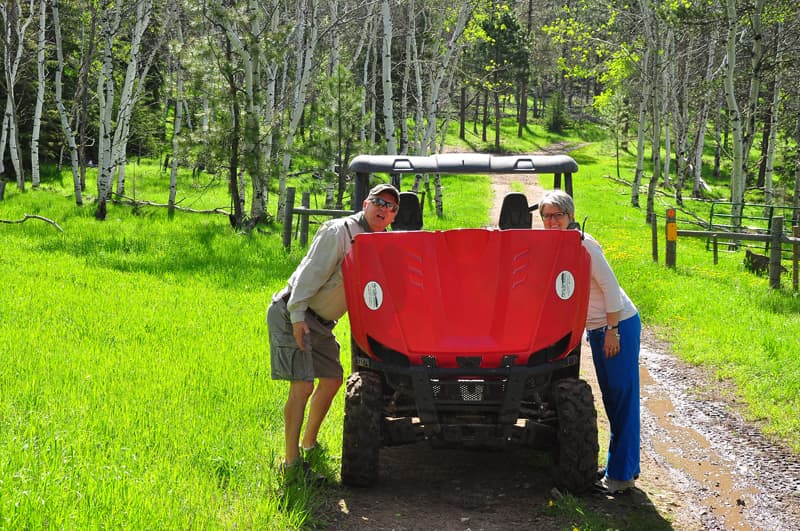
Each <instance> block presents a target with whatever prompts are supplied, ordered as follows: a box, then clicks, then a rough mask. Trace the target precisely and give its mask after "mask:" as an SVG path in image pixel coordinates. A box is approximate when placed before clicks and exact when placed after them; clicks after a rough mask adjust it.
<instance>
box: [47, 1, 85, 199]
mask: <svg viewBox="0 0 800 531" xmlns="http://www.w3.org/2000/svg"><path fill="white" fill-rule="evenodd" d="M52 13H53V33H54V36H55V41H56V61H57V63H56V64H57V67H56V78H55V100H56V109H58V116H59V118H60V119H61V130H62V132H63V133H64V138H65V139H66V141H67V145H68V146H69V159H70V163H71V167H72V185H73V186H72V188H73V192H74V193H75V204H77V205H78V206H83V186H82V183H81V175H80V171H79V165H78V161H79V158H78V146H77V144H76V143H75V132H74V131H73V130H72V127H71V126H70V124H69V117H68V116H67V110H66V108H64V100H63V92H64V87H63V85H64V84H63V82H62V76H63V73H64V51H63V46H62V43H61V15H60V13H59V0H53V5H52Z"/></svg>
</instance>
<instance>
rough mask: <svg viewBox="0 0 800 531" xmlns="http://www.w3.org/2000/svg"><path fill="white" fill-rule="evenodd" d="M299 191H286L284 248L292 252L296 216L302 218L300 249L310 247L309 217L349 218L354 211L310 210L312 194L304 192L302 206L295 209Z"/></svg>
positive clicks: (290, 188) (291, 188)
mask: <svg viewBox="0 0 800 531" xmlns="http://www.w3.org/2000/svg"><path fill="white" fill-rule="evenodd" d="M296 196H297V191H296V189H295V188H294V187H289V188H287V189H286V205H285V206H284V211H283V247H284V248H285V249H286V250H287V251H290V250H291V249H292V223H293V220H294V216H295V215H297V216H299V217H300V236H299V240H300V241H299V243H300V247H305V246H306V245H308V217H309V216H330V217H334V218H338V217H342V216H349V215H350V214H352V213H353V212H354V211H353V210H336V209H331V208H309V206H310V203H311V194H310V193H309V192H303V196H302V199H301V206H299V207H297V208H295V206H294V201H295V197H296Z"/></svg>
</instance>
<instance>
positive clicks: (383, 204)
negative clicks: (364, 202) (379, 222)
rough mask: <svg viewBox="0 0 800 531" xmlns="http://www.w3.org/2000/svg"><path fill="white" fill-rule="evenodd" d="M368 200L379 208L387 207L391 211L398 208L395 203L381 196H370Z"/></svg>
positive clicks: (395, 210)
mask: <svg viewBox="0 0 800 531" xmlns="http://www.w3.org/2000/svg"><path fill="white" fill-rule="evenodd" d="M369 202H370V203H372V204H373V205H375V206H376V207H379V208H388V209H389V210H391V211H392V212H397V209H398V208H400V207H399V206H398V205H397V204H396V203H392V202H391V201H387V200H386V199H384V198H382V197H370V198H369Z"/></svg>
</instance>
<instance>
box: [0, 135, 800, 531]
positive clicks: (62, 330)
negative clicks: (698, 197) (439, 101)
mask: <svg viewBox="0 0 800 531" xmlns="http://www.w3.org/2000/svg"><path fill="white" fill-rule="evenodd" d="M587 131H588V133H587V136H585V137H583V138H582V136H581V134H579V132H578V131H576V130H573V131H571V132H568V133H567V134H566V135H563V136H561V137H558V139H554V138H551V137H549V136H548V137H546V138H545V137H541V138H540V137H531V138H528V139H527V140H523V141H520V143H516V141H515V143H514V144H513V149H509V151H519V152H530V151H534V150H535V149H538V148H539V147H542V146H544V145H546V144H547V143H548V142H550V141H567V142H570V143H574V144H582V143H584V142H585V141H592V142H595V143H593V144H591V145H589V146H587V147H584V148H582V149H580V150H578V151H575V152H572V155H573V156H574V157H575V158H576V160H578V162H579V164H580V171H579V172H578V174H576V176H575V195H576V202H577V205H578V217H579V218H580V219H582V217H583V216H585V215H588V225H587V230H588V231H589V232H590V233H592V234H593V235H594V236H595V237H597V238H598V239H599V240H600V242H601V243H602V244H603V245H604V248H605V250H606V253H607V255H608V258H609V260H610V261H611V263H612V266H613V267H614V269H615V271H616V272H617V274H618V276H619V277H620V280H621V282H622V284H623V286H624V287H625V288H626V290H627V291H628V292H629V293H630V294H631V296H632V298H633V299H634V301H635V302H636V303H637V304H638V306H639V308H640V310H641V313H642V318H643V321H644V323H645V325H647V326H651V327H653V328H655V329H656V330H658V332H659V333H660V334H661V335H662V336H663V337H664V338H665V339H668V340H669V341H670V342H671V344H672V346H673V350H674V351H675V352H676V353H677V354H678V355H680V356H682V357H684V358H685V359H687V360H689V361H691V362H693V363H702V364H706V365H708V366H710V367H712V368H713V369H714V370H715V371H716V373H717V374H718V377H719V378H720V379H724V380H727V381H730V382H733V383H734V384H735V385H736V388H737V389H738V390H739V391H738V392H739V393H740V395H741V397H743V398H744V399H745V400H746V403H747V413H748V415H749V416H750V418H752V419H756V420H759V421H760V422H761V423H762V426H763V429H764V430H765V431H766V432H767V433H770V434H772V435H774V436H776V437H779V438H781V439H782V440H784V441H786V442H787V443H789V444H791V445H792V446H793V448H794V449H795V450H800V436H799V435H798V433H800V429H799V428H800V425H798V420H797V418H796V411H797V410H798V409H800V393H799V392H798V389H799V388H800V387H799V386H800V374H798V371H800V369H798V367H800V360H798V356H800V345H798V339H797V338H796V337H795V336H796V334H791V333H779V332H778V331H784V330H787V331H788V330H794V329H795V328H796V325H797V319H798V317H797V316H798V310H800V307H798V305H800V301H798V297H796V296H795V294H793V293H791V292H790V291H788V290H786V289H784V290H781V291H770V290H769V289H768V281H767V280H766V279H765V278H760V277H754V276H752V275H751V274H749V273H747V272H745V271H744V269H743V267H742V265H741V255H740V254H733V255H723V256H722V257H721V261H720V264H719V265H716V266H715V265H714V264H713V262H712V257H711V254H710V253H709V252H707V251H706V250H705V249H704V243H703V242H701V241H699V240H685V241H684V240H681V241H680V242H679V244H678V266H677V267H676V268H675V269H668V268H666V267H664V265H663V241H662V242H661V253H662V259H661V263H659V264H654V263H653V262H652V259H651V256H650V234H651V232H650V228H649V226H647V225H646V224H645V223H644V212H643V211H642V210H638V209H634V208H631V207H630V206H629V202H630V201H629V195H630V191H629V189H627V188H626V187H625V186H623V185H620V184H617V183H615V182H613V181H612V180H610V179H608V178H606V177H605V176H606V175H613V174H615V168H614V161H613V160H612V159H610V158H609V156H608V154H609V153H613V149H612V147H611V146H610V145H609V144H604V143H602V142H598V139H597V136H596V132H595V131H593V130H587ZM507 138H509V139H510V138H511V137H510V136H508V137H507ZM623 172H624V173H626V174H627V176H628V177H629V176H630V175H632V159H631V156H630V155H626V158H625V160H623ZM624 176H625V175H624ZM90 178H91V175H90ZM166 178H167V174H166V173H162V172H160V170H158V169H157V167H156V166H151V167H149V168H148V166H147V165H146V164H142V165H141V166H137V165H129V167H128V179H129V180H128V192H127V195H129V196H133V195H134V192H135V194H136V197H137V198H140V199H148V200H152V201H157V202H165V201H166V193H165V185H164V183H165V180H166ZM544 184H545V185H547V184H548V182H547V180H544ZM442 185H443V190H444V206H443V208H444V216H443V217H442V218H437V217H436V215H435V214H434V210H433V203H432V201H433V189H432V187H431V188H430V189H429V191H428V192H427V195H426V199H425V224H426V228H428V229H447V228H452V227H480V226H484V225H486V224H487V223H488V222H489V220H488V211H489V207H490V205H491V203H492V197H491V192H490V184H489V179H488V178H485V177H477V176H470V177H462V178H458V177H449V176H447V177H443V179H442ZM92 186H93V185H92ZM70 187H71V178H70V177H69V176H66V177H63V178H62V179H61V180H60V181H59V180H58V179H55V180H49V181H47V182H46V183H44V186H43V189H42V190H39V191H28V192H26V193H23V194H20V193H18V192H16V189H15V188H13V187H12V186H11V185H9V187H8V188H7V190H6V200H5V201H4V202H2V203H0V218H2V219H6V220H14V219H20V218H21V217H22V216H23V215H24V214H26V213H27V214H39V215H42V216H46V217H48V218H51V219H53V220H54V221H56V222H58V224H59V225H60V226H61V227H62V228H63V229H64V232H63V233H60V232H58V231H57V230H56V229H55V228H53V227H52V226H50V225H48V224H46V223H43V222H41V221H38V220H28V221H27V222H25V223H23V224H14V225H7V224H0V275H1V276H0V278H2V279H3V288H2V289H0V308H2V313H0V359H1V360H2V364H0V528H8V529H11V528H14V529H18V528H43V527H57V528H100V527H105V528H118V527H132V528H166V529H177V528H232V527H246V528H281V529H298V528H304V527H310V526H313V525H321V524H323V523H324V518H325V514H324V511H322V510H321V509H320V508H321V507H322V504H323V503H325V500H324V499H322V498H320V495H319V493H315V492H289V493H286V492H283V491H282V490H281V488H280V486H279V484H278V481H277V479H276V474H275V472H276V470H275V464H276V463H277V461H278V460H279V459H280V456H281V455H282V451H283V450H282V444H283V443H282V423H283V421H282V408H283V402H284V399H285V393H286V385H285V384H284V383H280V382H273V381H272V380H271V379H270V377H269V361H268V341H267V333H266V332H267V331H266V326H265V324H264V315H265V311H266V307H267V304H268V299H269V296H270V294H271V293H273V292H274V291H275V290H277V289H278V288H280V287H281V286H282V285H283V283H284V282H285V279H286V278H287V277H288V275H289V274H290V273H291V271H292V270H293V269H294V267H295V266H296V264H297V263H298V262H299V260H300V259H301V258H302V254H303V251H304V250H302V249H297V246H294V248H293V251H292V252H291V253H289V254H287V253H285V252H284V251H283V249H282V247H281V241H280V233H281V231H280V227H279V226H272V227H266V228H265V229H264V231H265V232H256V233H254V234H252V235H250V236H244V235H239V234H235V233H234V232H233V231H231V230H230V227H229V225H228V221H227V218H225V217H224V216H208V215H195V214H187V213H178V214H177V215H176V216H175V217H174V218H173V219H172V220H170V219H168V218H167V215H166V213H165V211H164V210H163V209H154V208H146V207H145V208H136V209H135V208H131V207H128V206H122V205H114V204H112V205H110V207H109V215H108V219H107V221H105V222H98V221H96V220H95V219H94V217H93V210H94V209H93V205H92V203H91V195H92V194H93V190H92V189H91V186H90V188H89V189H88V190H87V194H86V198H87V200H86V206H84V207H83V208H79V207H76V206H75V205H74V199H73V197H72V192H71V190H70ZM408 187H410V183H409V182H407V181H405V180H404V182H403V188H404V189H406V188H408ZM512 188H513V186H512ZM301 191H302V190H301ZM178 199H179V201H180V204H182V205H185V206H191V207H192V208H197V209H201V208H214V207H220V206H226V205H227V204H229V200H228V199H227V196H226V193H225V184H224V183H223V182H221V181H220V179H219V178H215V177H212V176H207V175H205V176H203V177H201V178H198V179H197V181H196V182H191V178H190V177H189V176H188V175H187V174H182V177H181V188H180V189H179V194H178ZM642 204H644V196H642ZM668 205H669V201H668V200H666V199H663V198H662V199H659V202H658V206H657V211H658V212H661V213H663V211H664V209H665V208H666V207H667V206H668ZM694 207H695V208H696V209H698V210H700V209H701V208H703V205H702V204H697V205H694ZM706 208H707V207H706ZM317 221H320V220H317ZM661 234H663V228H662V229H661ZM785 283H787V284H788V280H785ZM348 330H349V327H348V323H347V319H346V318H345V319H344V320H343V322H342V323H340V324H339V326H338V327H337V336H338V337H339V340H340V342H341V343H342V344H343V345H347V344H349V337H348ZM343 360H345V364H347V360H348V356H347V353H344V355H343ZM342 404H343V397H342V395H341V394H339V396H337V398H336V401H335V403H334V407H333V410H332V413H331V417H330V419H329V422H327V423H326V425H325V426H324V428H323V433H322V442H323V444H325V445H326V446H327V447H328V448H332V449H338V448H339V445H340V441H341V416H342ZM564 504H565V505H564V507H565V509H563V510H565V511H567V512H569V513H570V514H572V516H571V517H569V518H568V519H567V521H569V522H574V523H575V525H578V526H580V527H581V528H597V527H601V528H604V527H606V526H608V527H610V525H607V524H608V522H607V521H605V520H602V519H601V520H595V519H593V518H594V517H593V516H591V515H589V516H587V517H586V519H583V516H581V519H579V520H574V516H575V512H576V511H577V512H578V513H579V514H583V512H585V511H584V509H582V508H581V507H580V506H577V508H576V507H574V506H572V505H571V504H569V503H567V502H564Z"/></svg>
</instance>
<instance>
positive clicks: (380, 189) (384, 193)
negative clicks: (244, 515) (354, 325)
mask: <svg viewBox="0 0 800 531" xmlns="http://www.w3.org/2000/svg"><path fill="white" fill-rule="evenodd" d="M399 207H400V195H399V193H398V191H397V189H396V188H394V187H393V186H392V185H389V184H379V185H377V186H375V187H374V188H372V189H371V190H370V192H369V195H368V196H367V198H366V199H365V200H364V204H363V210H362V211H361V212H357V213H355V214H353V215H351V216H347V217H345V218H340V219H333V220H330V221H328V222H326V223H324V224H323V225H322V226H321V227H320V229H319V230H318V231H317V234H316V235H315V236H314V240H313V241H312V242H311V246H310V247H309V249H308V253H306V256H305V257H304V258H303V260H302V261H301V262H300V264H299V265H298V266H297V269H295V271H294V273H292V275H291V276H290V277H289V280H288V282H287V286H286V287H285V288H284V289H282V290H281V291H279V292H277V293H276V294H274V295H273V297H272V303H271V304H270V306H269V309H268V311H267V326H268V328H269V342H270V360H271V365H272V379H273V380H289V397H288V399H287V400H286V405H285V407H284V411H283V415H284V423H285V425H284V437H285V443H286V449H285V452H286V453H285V458H284V462H283V471H284V474H286V477H287V479H292V478H293V477H300V478H303V479H306V480H309V479H311V480H314V481H320V480H322V479H323V478H322V477H321V476H317V475H315V474H314V473H313V472H312V471H311V469H310V466H309V464H308V463H306V462H305V461H304V460H303V456H302V455H301V454H302V453H303V452H313V450H314V449H315V448H316V449H319V445H318V444H317V435H318V433H319V429H320V426H321V425H322V421H323V420H324V419H325V415H327V413H328V409H330V405H331V401H332V400H333V397H334V396H335V395H336V392H337V391H338V390H339V388H340V387H341V386H342V374H343V370H342V364H341V362H340V360H339V344H338V343H337V341H336V337H335V336H334V335H333V327H334V326H335V325H336V321H337V320H338V319H340V318H341V317H342V315H344V313H345V312H346V311H347V307H346V301H345V292H344V282H343V278H342V261H343V260H344V257H345V255H346V254H347V253H348V251H350V247H351V246H352V243H353V237H354V236H355V235H356V234H360V233H362V232H381V231H384V230H386V227H388V226H389V224H390V223H391V222H392V221H394V218H395V216H396V215H397V211H398V209H399ZM315 379H316V380H317V382H318V383H317V386H316V388H315V387H314V380H315ZM309 399H310V404H309ZM306 405H309V409H308V422H307V423H306V427H305V432H303V440H302V448H301V447H300V433H301V431H302V427H303V419H304V417H305V409H306ZM290 475H291V477H290Z"/></svg>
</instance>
